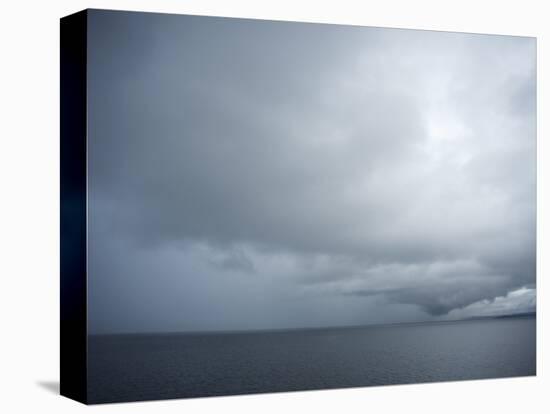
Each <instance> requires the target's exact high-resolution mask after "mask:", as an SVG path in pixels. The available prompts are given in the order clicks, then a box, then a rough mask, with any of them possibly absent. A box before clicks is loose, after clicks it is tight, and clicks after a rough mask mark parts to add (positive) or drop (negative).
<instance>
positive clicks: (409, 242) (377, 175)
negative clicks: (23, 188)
mask: <svg viewBox="0 0 550 414" xmlns="http://www.w3.org/2000/svg"><path fill="white" fill-rule="evenodd" d="M88 30H89V50H88V60H89V62H88V73H89V79H88V90H89V102H88V108H89V113H88V117H89V142H88V148H89V161H88V162H89V164H88V165H89V234H90V237H89V255H90V256H89V257H90V259H89V282H88V283H89V295H90V297H89V300H90V301H89V317H90V329H91V330H92V331H96V332H122V331H155V330H210V329H253V328H254V329H260V328H265V329H268V328H287V327H300V326H323V325H348V324H361V323H373V322H402V321H413V320H428V319H433V318H441V317H451V316H452V315H457V316H459V317H468V316H476V315H487V314H491V315H492V314H499V313H510V312H522V311H532V310H533V309H534V306H535V298H534V292H535V291H534V288H535V272H536V270H535V268H536V265H535V263H536V260H535V250H536V249H535V242H536V237H535V234H536V130H535V127H536V118H535V116H536V108H535V105H536V99H535V96H536V73H535V56H536V55H535V53H536V45H535V40H534V39H532V38H521V37H509V36H488V35H474V34H459V33H445V32H430V31H412V30H399V29H379V28H364V27H350V26H338V25H318V24H305V23H287V22H271V21H253V20H240V19H223V18H206V17H192V16H188V17H181V16H168V15H163V16H161V15H151V14H139V13H136V14H124V13H112V12H110V13H105V12H101V11H93V12H92V13H91V14H90V23H89V29H88ZM497 305H498V306H497Z"/></svg>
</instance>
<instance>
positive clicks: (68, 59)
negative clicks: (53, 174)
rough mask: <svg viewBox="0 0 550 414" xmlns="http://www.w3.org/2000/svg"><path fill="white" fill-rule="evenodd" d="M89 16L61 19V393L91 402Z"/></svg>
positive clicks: (78, 15)
mask: <svg viewBox="0 0 550 414" xmlns="http://www.w3.org/2000/svg"><path fill="white" fill-rule="evenodd" d="M87 17H88V13H87V11H86V10H84V11H81V12H78V13H75V14H72V15H70V16H66V17H63V18H61V19H60V384H59V385H60V394H61V395H63V396H66V397H68V398H71V399H74V400H76V401H79V402H82V403H87V399H88V398H87V397H88V396H87V226H86V221H87V220H86V215H87V214H86V205H87V197H86V194H87V165H86V164H87V162H86V160H87V154H86V152H87V150H86V148H87V142H86V141H87V87H86V85H87V78H86V75H87V73H86V66H87Z"/></svg>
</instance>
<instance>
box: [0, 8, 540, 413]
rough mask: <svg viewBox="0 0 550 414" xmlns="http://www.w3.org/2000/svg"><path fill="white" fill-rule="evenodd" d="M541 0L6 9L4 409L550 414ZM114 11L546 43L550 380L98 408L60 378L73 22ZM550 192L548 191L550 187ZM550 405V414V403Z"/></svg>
mask: <svg viewBox="0 0 550 414" xmlns="http://www.w3.org/2000/svg"><path fill="white" fill-rule="evenodd" d="M545 3H547V2H545V1H531V0H521V1H520V0H515V1H506V0H499V1H493V0H461V1H455V0H452V1H441V0H412V1H411V0H399V1H398V0H385V1H361V2H359V1H358V2H351V1H347V0H333V1H326V2H325V1H320V0H317V1H298V0H295V1H291V0H269V1H252V0H250V1H245V0H226V1H222V0H220V1H213V0H202V1H200V0H193V1H186V0H179V1H176V0H173V1H168V0H154V1H153V0H149V1H143V0H136V1H123V0H104V1H78V0H72V1H70V0H59V1H12V2H10V3H7V2H4V3H3V5H2V9H1V14H0V31H1V35H0V105H1V106H0V280H1V286H0V411H2V412H5V413H18V412H29V413H32V412H36V411H41V412H42V411H51V412H60V413H65V412H81V411H83V410H93V411H94V412H97V413H111V412H120V413H123V412H133V413H136V412H137V413H139V412H155V413H156V412H159V413H164V412H182V411H183V410H185V412H189V413H194V412H201V413H209V412H212V413H214V412H220V411H223V412H239V413H256V412H262V413H264V412H267V413H270V412H273V413H275V412H277V413H278V412H281V411H283V412H294V411H302V412H309V411H313V410H315V411H316V412H326V413H329V412H331V413H332V412H335V411H336V412H338V411H343V412H346V413H347V412H365V411H366V412H381V411H383V412H401V411H405V412H409V411H412V412H421V413H423V414H424V413H441V412H446V413H461V414H463V413H464V412H476V413H478V412H500V413H516V412H518V411H522V412H529V413H531V412H535V413H542V412H548V410H549V409H550V399H549V398H546V395H547V394H548V393H549V391H546V394H545V388H546V389H547V390H550V387H549V385H550V381H549V375H550V374H549V370H548V361H549V360H550V359H549V358H547V357H546V356H547V354H546V352H545V349H544V344H548V341H547V339H548V332H549V331H548V329H546V330H543V321H544V317H545V315H546V311H547V310H548V306H549V303H550V302H549V299H548V284H547V283H546V282H545V276H546V271H547V269H548V258H547V257H545V255H546V254H547V253H548V245H549V244H548V239H549V237H548V235H549V231H548V230H549V229H548V227H549V224H548V219H547V216H546V215H545V214H544V211H545V210H546V211H548V207H549V200H548V198H549V191H548V190H549V188H548V182H549V181H548V172H549V167H548V164H547V162H548V160H550V156H549V154H548V151H549V145H548V143H547V142H545V140H544V137H545V136H547V135H548V131H549V127H548V121H547V120H545V115H548V109H549V105H550V104H549V102H550V95H549V83H548V78H547V77H546V76H545V74H547V73H550V33H549V31H550V23H549V22H550V13H549V12H548V11H547V10H545V7H544V6H545ZM87 7H93V8H109V9H127V10H143V11H162V12H173V13H187V14H206V15H220V16H234V17H253V18H264V19H280V20H297V21H311V22H329V23H343V24H360V25H370V26H383V27H402V28H418V29H436V30H452V31H466V32H480V33H497V34H517V35H529V36H537V37H538V123H539V126H538V127H539V129H538V160H539V161H538V171H539V175H538V214H539V215H538V271H537V272H538V282H537V289H538V318H537V325H538V364H537V365H538V373H539V374H538V376H537V377H536V378H521V379H500V380H484V381H467V382H460V383H440V384H428V385H406V386H386V387H374V388H372V387H371V388H358V389H351V390H349V389H348V390H335V391H313V392H312V391H310V392H299V393H285V394H269V395H255V396H240V397H223V398H220V397H218V398H207V399H195V400H172V401H160V402H146V403H125V404H111V405H103V406H94V407H91V408H86V407H85V406H83V405H81V404H78V403H76V402H74V401H71V400H68V399H66V398H62V397H59V396H58V395H56V392H55V388H56V387H57V385H56V383H58V381H59V369H58V366H59V355H58V353H59V340H58V337H59V323H58V316H59V247H58V246H59V110H58V108H59V47H58V45H59V21H58V19H59V18H60V17H62V16H64V15H66V14H70V13H73V12H75V11H78V10H81V9H83V8H87ZM545 187H546V188H545ZM545 405H546V406H547V407H545Z"/></svg>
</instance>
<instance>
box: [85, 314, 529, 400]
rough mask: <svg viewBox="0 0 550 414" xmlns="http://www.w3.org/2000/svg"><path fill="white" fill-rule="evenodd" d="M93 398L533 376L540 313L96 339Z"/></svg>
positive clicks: (92, 362)
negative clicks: (413, 322)
mask: <svg viewBox="0 0 550 414" xmlns="http://www.w3.org/2000/svg"><path fill="white" fill-rule="evenodd" d="M88 363H89V367H88V369H89V373H88V381H89V402H90V403H103V402H119V401H130V400H146V399H162V398H183V397H202V396H212V395H227V394H244V393H260V392H276V391H296V390H312V389H322V388H342V387H361V386H369V385H386V384H409V383H416V382H432V381H455V380H466V379H480V378H499V377H516V376H527V375H535V372H536V341H535V318H534V317H521V318H506V319H490V320H471V321H461V322H445V323H426V324H407V325H386V326H371V327H354V328H331V329H308V330H291V331H272V332H255V333H225V334H162V335H101V336H90V338H89V357H88Z"/></svg>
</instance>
